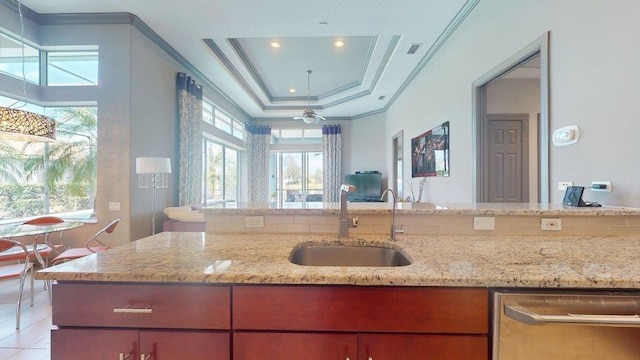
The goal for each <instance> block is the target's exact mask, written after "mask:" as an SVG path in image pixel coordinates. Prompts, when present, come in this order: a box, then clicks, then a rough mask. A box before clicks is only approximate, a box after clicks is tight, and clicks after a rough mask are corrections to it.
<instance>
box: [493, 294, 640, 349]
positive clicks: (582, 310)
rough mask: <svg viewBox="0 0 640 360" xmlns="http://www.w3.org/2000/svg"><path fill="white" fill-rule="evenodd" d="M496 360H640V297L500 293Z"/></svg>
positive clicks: (496, 305) (495, 311)
mask: <svg viewBox="0 0 640 360" xmlns="http://www.w3.org/2000/svg"><path fill="white" fill-rule="evenodd" d="M492 299H493V325H492V326H493V348H492V353H493V357H492V359H493V360H529V359H532V360H533V359H535V360H540V359H545V360H556V359H562V360H592V359H593V360H595V359H598V360H601V359H612V360H627V359H635V360H637V359H640V315H639V314H640V291H598V292H594V291H554V290H551V291H541V290H530V291H523V290H515V289H513V290H512V289H509V290H495V291H493V292H492Z"/></svg>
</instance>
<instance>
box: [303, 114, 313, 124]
mask: <svg viewBox="0 0 640 360" xmlns="http://www.w3.org/2000/svg"><path fill="white" fill-rule="evenodd" d="M302 121H304V123H305V124H313V123H314V122H315V121H316V118H315V117H314V116H306V115H305V116H303V117H302Z"/></svg>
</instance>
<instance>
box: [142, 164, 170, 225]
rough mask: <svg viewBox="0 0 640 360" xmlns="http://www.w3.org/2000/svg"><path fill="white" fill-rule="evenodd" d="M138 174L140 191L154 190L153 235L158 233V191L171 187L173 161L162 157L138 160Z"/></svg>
mask: <svg viewBox="0 0 640 360" xmlns="http://www.w3.org/2000/svg"><path fill="white" fill-rule="evenodd" d="M136 174H138V188H139V189H148V188H152V189H153V204H152V207H151V213H152V217H151V234H152V235H154V234H155V233H156V189H166V188H168V187H169V176H168V174H171V159H169V158H162V157H138V158H136Z"/></svg>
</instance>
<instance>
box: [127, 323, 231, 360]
mask: <svg viewBox="0 0 640 360" xmlns="http://www.w3.org/2000/svg"><path fill="white" fill-rule="evenodd" d="M229 342H230V341H229V334H228V333H216V332H211V331H175V330H141V331H140V354H141V355H144V356H145V358H146V356H148V355H151V357H150V359H154V360H161V359H167V360H171V359H210V360H229V359H230V358H231V356H230V351H229V350H230V345H229ZM132 360H133V359H132Z"/></svg>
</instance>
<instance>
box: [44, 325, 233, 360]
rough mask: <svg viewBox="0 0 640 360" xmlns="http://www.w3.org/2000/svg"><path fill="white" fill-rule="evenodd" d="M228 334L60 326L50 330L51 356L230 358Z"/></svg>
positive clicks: (71, 359) (67, 358) (69, 359)
mask: <svg viewBox="0 0 640 360" xmlns="http://www.w3.org/2000/svg"><path fill="white" fill-rule="evenodd" d="M229 344H230V341H229V334H228V333H219V332H211V331H202V330H201V331H191V330H125V329H93V328H61V329H54V330H52V331H51V358H52V359H65V360H76V359H78V360H80V359H94V360H100V359H105V360H115V359H123V360H124V359H127V360H139V359H149V360H154V359H197V358H202V356H203V354H206V358H207V359H212V360H229V359H230V351H229V350H230V349H229Z"/></svg>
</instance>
